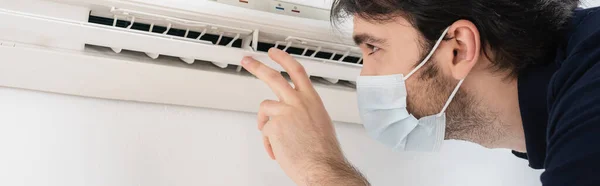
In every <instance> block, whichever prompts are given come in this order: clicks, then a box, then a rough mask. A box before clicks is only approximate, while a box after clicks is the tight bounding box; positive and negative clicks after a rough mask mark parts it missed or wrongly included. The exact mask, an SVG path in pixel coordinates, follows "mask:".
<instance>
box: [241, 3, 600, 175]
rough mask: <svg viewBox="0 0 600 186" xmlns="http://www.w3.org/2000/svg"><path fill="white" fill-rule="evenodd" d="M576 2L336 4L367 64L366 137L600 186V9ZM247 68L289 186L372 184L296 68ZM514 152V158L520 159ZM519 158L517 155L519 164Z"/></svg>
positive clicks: (262, 124)
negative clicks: (465, 145) (501, 159)
mask: <svg viewBox="0 0 600 186" xmlns="http://www.w3.org/2000/svg"><path fill="white" fill-rule="evenodd" d="M578 3H579V2H578V1H577V0H525V1H522V0H460V1H441V0H413V1H408V0H337V1H336V2H334V6H333V9H332V18H333V20H337V19H335V18H339V17H343V15H354V39H355V41H356V43H357V44H358V45H359V46H360V48H361V49H362V51H363V55H364V67H363V70H362V73H361V77H359V78H358V80H357V95H358V101H359V107H360V108H359V110H360V113H361V118H362V120H363V123H364V126H365V128H366V130H367V132H368V133H369V135H371V136H372V137H374V138H375V139H376V140H378V141H381V142H382V143H384V144H386V145H388V146H389V147H391V148H394V149H395V150H397V151H402V150H420V151H435V150H437V149H439V145H440V141H441V140H443V139H457V140H466V141H471V142H475V143H478V144H481V145H482V146H485V147H487V148H508V149H513V150H514V151H515V154H517V155H519V156H521V157H525V158H528V159H529V163H530V166H531V167H532V168H536V169H545V172H544V173H543V174H542V176H541V180H542V183H543V184H544V185H600V176H599V175H600V9H599V8H592V9H587V10H581V9H577V10H575V8H576V7H577V5H578ZM269 55H270V57H271V58H272V59H273V60H274V61H276V62H278V63H279V64H280V65H281V66H282V67H283V68H284V69H285V70H286V71H287V72H288V73H289V74H290V76H291V79H292V81H293V83H294V86H293V87H292V86H290V85H289V84H288V82H287V81H286V80H285V79H284V78H283V77H282V76H281V75H280V74H279V73H278V72H277V71H275V70H273V69H270V68H269V67H267V66H265V65H262V64H261V63H260V62H257V61H255V60H253V59H251V58H244V59H243V60H242V64H243V66H244V68H245V69H247V70H248V71H249V72H251V73H253V74H254V75H256V76H257V77H258V78H259V79H261V80H263V81H264V82H266V83H267V84H268V85H269V86H270V88H271V89H272V90H273V92H274V93H275V94H276V95H277V97H278V98H279V100H278V101H273V100H267V101H264V102H263V103H262V104H261V105H260V111H259V114H258V128H259V129H260V130H261V131H262V133H263V136H264V137H263V138H264V139H263V140H264V143H265V148H266V150H267V152H268V153H269V155H270V156H271V158H273V159H275V160H277V162H278V163H279V164H280V166H281V168H282V169H283V170H284V172H285V173H286V174H287V175H288V176H289V177H290V178H291V179H292V180H293V181H295V182H296V183H297V184H298V185H345V186H347V185H369V183H368V181H367V179H366V178H364V177H363V176H362V175H361V174H360V173H359V172H358V171H357V170H356V169H355V168H354V167H353V166H352V165H351V164H350V163H349V162H348V161H346V159H345V158H344V155H343V153H342V151H341V150H340V147H339V144H338V141H337V139H336V137H335V130H334V128H333V126H332V122H331V120H330V118H329V116H328V114H327V112H326V111H325V109H324V107H323V104H322V102H321V100H320V98H319V96H318V94H317V93H316V92H315V90H314V89H313V87H312V85H311V82H310V80H309V78H308V76H307V75H306V73H305V71H304V69H303V67H302V66H301V65H300V64H299V63H298V62H296V61H295V60H294V59H293V58H292V57H291V56H289V55H287V54H286V53H285V52H282V51H280V50H277V49H271V50H270V51H269ZM519 152H522V153H519ZM524 153H526V154H524Z"/></svg>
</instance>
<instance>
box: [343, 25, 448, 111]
mask: <svg viewBox="0 0 600 186" xmlns="http://www.w3.org/2000/svg"><path fill="white" fill-rule="evenodd" d="M354 38H355V41H356V42H357V44H359V47H360V48H361V50H362V51H363V55H364V63H363V69H362V72H361V75H363V76H380V75H391V74H403V75H405V76H406V75H407V74H408V73H409V72H410V71H412V70H413V69H415V66H416V65H418V63H419V62H421V61H422V60H423V58H424V56H425V55H426V54H427V52H429V50H430V49H426V48H425V46H424V45H423V44H422V43H423V42H421V40H420V35H419V33H418V31H417V30H416V29H415V28H413V27H412V26H411V24H410V23H409V22H408V21H406V20H405V19H403V18H398V19H396V20H395V21H393V22H386V23H374V22H369V21H366V20H364V19H361V18H355V19H354ZM443 44H444V43H442V45H443ZM442 48H443V47H439V49H442ZM438 53H441V51H439V52H436V55H434V56H433V57H432V58H431V59H430V60H429V61H428V62H427V65H426V66H424V67H423V68H421V69H419V70H418V71H417V72H416V73H415V74H414V75H413V76H412V77H411V78H409V79H408V80H407V81H406V86H407V91H408V95H409V96H408V110H409V112H410V113H411V114H413V115H415V117H417V118H420V117H423V116H428V115H433V114H436V113H438V112H440V111H441V109H442V107H443V105H444V102H445V101H446V100H447V98H448V97H447V96H449V95H450V91H451V90H448V89H452V88H451V87H450V86H451V85H449V82H447V81H449V80H447V78H445V77H444V75H443V74H441V73H442V72H440V70H441V69H439V68H438V67H437V66H436V64H435V63H436V62H437V61H438V60H436V59H437V58H439V56H438V55H437V54H438ZM432 71H434V72H432ZM432 73H433V74H432ZM434 75H435V77H433V76H434ZM442 80H444V82H442ZM446 84H447V85H449V86H445V85H446ZM434 85H435V86H434ZM432 89H433V90H432ZM444 97H445V98H444Z"/></svg>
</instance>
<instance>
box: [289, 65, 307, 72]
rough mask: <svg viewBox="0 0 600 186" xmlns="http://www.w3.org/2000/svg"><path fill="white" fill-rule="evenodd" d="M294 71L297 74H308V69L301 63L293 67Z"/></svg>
mask: <svg viewBox="0 0 600 186" xmlns="http://www.w3.org/2000/svg"><path fill="white" fill-rule="evenodd" d="M292 72H293V73H296V74H306V69H304V67H303V66H302V65H300V64H298V65H295V66H293V67H292Z"/></svg>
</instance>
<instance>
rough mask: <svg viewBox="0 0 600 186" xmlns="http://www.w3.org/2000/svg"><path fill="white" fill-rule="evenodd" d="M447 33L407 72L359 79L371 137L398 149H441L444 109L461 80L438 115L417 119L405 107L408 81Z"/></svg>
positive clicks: (361, 106)
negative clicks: (406, 73) (405, 73)
mask: <svg viewBox="0 0 600 186" xmlns="http://www.w3.org/2000/svg"><path fill="white" fill-rule="evenodd" d="M447 33H448V29H446V30H445V31H444V33H443V34H442V36H440V38H439V39H438V41H437V42H436V44H435V46H434V47H433V49H432V50H431V52H430V53H429V54H428V55H427V57H426V58H425V59H424V60H423V61H422V62H421V63H420V64H419V65H418V66H417V67H416V68H415V69H413V70H412V71H411V72H410V73H408V75H406V76H404V75H402V74H396V75H386V76H360V77H358V79H357V81H356V86H357V96H358V107H359V113H360V116H361V120H362V122H363V125H364V127H365V129H366V130H367V133H368V134H369V136H371V137H372V138H374V139H376V140H377V141H379V142H381V143H383V144H384V145H386V146H388V147H390V148H393V149H394V150H395V151H425V152H434V151H439V149H440V148H441V145H442V142H443V141H444V135H445V130H446V115H445V111H446V109H447V108H448V105H449V104H450V102H451V101H452V99H453V98H454V96H455V95H456V92H458V89H459V88H460V86H461V84H462V83H463V81H464V79H463V80H461V81H460V82H459V83H458V85H457V86H456V88H455V89H454V91H453V92H452V94H451V95H450V98H449V99H448V101H447V102H446V104H445V105H444V107H443V109H442V111H441V112H440V113H439V114H436V115H432V116H426V117H423V118H420V119H416V118H415V117H414V116H413V115H412V114H410V113H409V112H408V110H407V109H406V100H407V96H408V94H407V92H406V84H405V82H406V80H407V79H408V78H410V77H411V76H412V75H413V74H414V73H415V72H416V71H417V70H419V69H420V68H421V67H423V65H425V63H427V61H429V59H430V58H431V56H433V54H434V53H435V51H436V49H437V48H438V46H439V45H440V43H441V42H442V40H443V39H444V36H446V34H447Z"/></svg>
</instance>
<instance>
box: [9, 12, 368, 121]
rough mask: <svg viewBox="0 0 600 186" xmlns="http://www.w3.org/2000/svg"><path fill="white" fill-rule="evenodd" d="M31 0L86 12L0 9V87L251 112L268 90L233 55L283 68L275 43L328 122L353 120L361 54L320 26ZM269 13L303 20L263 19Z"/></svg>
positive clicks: (268, 93) (264, 97) (198, 13)
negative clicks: (304, 79) (298, 69)
mask: <svg viewBox="0 0 600 186" xmlns="http://www.w3.org/2000/svg"><path fill="white" fill-rule="evenodd" d="M0 1H3V0H0ZM27 1H35V0H27ZM37 1H41V2H46V3H48V5H47V6H48V8H53V7H55V6H61V7H62V6H63V5H65V7H70V8H73V10H75V9H78V10H89V11H86V12H85V14H83V13H82V12H80V13H81V17H77V16H74V17H73V16H66V17H63V16H55V15H52V14H46V13H40V12H37V11H28V10H27V6H25V5H23V6H22V7H21V8H13V9H0V20H1V21H2V22H3V24H1V25H0V43H1V44H0V60H1V62H0V73H1V74H0V86H6V87H15V88H23V89H31V90H39V91H47V92H55V93H62V94H69V95H77V96H86V97H96V98H105V99H117V100H130V101H140V102H151V103H161V104H175V105H185V106H194V107H205V108H215V109H224V110H234V111H243V112H256V111H257V110H258V105H259V103H260V102H261V101H262V100H264V99H275V97H273V93H272V92H271V90H269V89H268V87H267V86H266V85H265V84H264V83H263V82H261V81H260V80H258V79H256V78H255V77H253V76H251V75H250V74H249V73H247V72H245V71H244V70H243V69H242V68H241V67H240V66H239V65H240V60H241V59H242V58H243V57H245V56H252V57H254V58H256V59H258V60H260V61H262V62H264V63H265V64H266V65H268V66H270V67H272V68H274V69H276V70H279V71H282V72H284V69H283V68H281V67H280V66H279V65H277V64H276V63H275V62H274V61H272V60H271V59H269V58H268V55H267V53H266V49H268V48H269V47H278V48H280V49H283V50H286V51H288V52H290V53H291V54H292V56H294V57H295V58H296V59H297V60H298V61H299V62H300V63H301V64H302V65H303V66H304V67H305V68H306V70H307V73H308V74H309V75H310V76H311V79H312V80H313V82H314V85H315V87H316V89H317V91H318V92H319V93H320V95H321V96H322V98H323V101H324V104H325V106H326V108H327V109H328V111H329V112H330V115H331V117H332V119H333V120H335V121H341V122H348V123H360V121H359V118H358V112H357V104H356V98H355V90H354V85H353V84H351V83H353V81H355V78H356V77H357V76H358V75H359V73H360V69H361V65H360V63H361V62H362V58H360V52H359V51H357V48H356V47H355V46H352V45H348V44H346V43H345V42H335V40H336V39H332V38H333V37H323V36H331V35H329V33H328V31H325V30H324V29H316V30H313V31H310V32H305V31H304V30H305V29H307V28H305V27H302V26H295V27H294V26H290V25H287V26H286V25H279V26H274V25H270V24H269V23H270V21H266V22H265V21H260V20H253V21H247V20H245V19H248V18H243V19H237V18H232V15H229V17H228V16H222V15H219V14H216V13H214V12H210V11H204V10H203V11H199V12H198V11H189V10H185V7H172V6H173V5H169V6H167V5H160V3H161V1H147V2H136V1H116V0H82V1H71V0H51V1H50V0H37ZM51 2H59V4H56V3H51ZM177 2H179V3H182V2H183V1H174V3H173V4H177ZM60 3H66V4H60ZM162 3H165V2H162ZM215 4H217V3H214V2H213V5H215ZM211 6H212V5H211ZM223 6H226V5H218V6H217V7H223ZM234 8H239V7H234ZM15 9H18V10H19V11H16V10H15ZM67 9H68V8H67ZM233 17H235V16H233ZM250 17H251V16H250ZM259 17H260V16H259ZM82 18H85V19H82ZM212 18H214V19H212ZM254 18H257V17H256V16H255V17H254ZM278 19H283V20H288V21H289V20H295V19H304V18H294V17H291V18H290V17H289V16H288V17H280V18H275V19H272V20H274V21H273V22H277V21H278ZM82 20H87V21H82ZM94 20H95V21H94ZM107 21H108V22H107ZM304 21H306V20H304ZM263 22H264V23H263ZM309 22H310V21H309ZM320 23H323V21H321V22H320ZM303 24H306V22H305V23H303ZM313 26H314V25H313ZM316 27H319V25H317V26H316ZM316 27H315V28H316ZM141 28H143V29H141ZM263 29H264V30H263ZM288 31H289V32H288ZM188 33H189V35H188ZM217 38H218V39H217ZM65 43H66V44H65ZM359 58H360V59H359ZM284 75H285V74H284Z"/></svg>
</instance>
